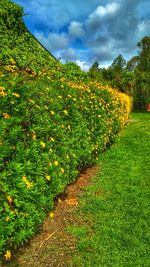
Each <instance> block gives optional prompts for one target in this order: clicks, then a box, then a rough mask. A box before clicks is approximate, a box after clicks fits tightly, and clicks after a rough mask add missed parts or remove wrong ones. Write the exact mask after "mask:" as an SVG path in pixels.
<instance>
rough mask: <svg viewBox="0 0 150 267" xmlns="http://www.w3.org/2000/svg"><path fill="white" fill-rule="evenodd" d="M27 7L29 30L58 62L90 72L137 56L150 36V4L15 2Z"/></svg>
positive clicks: (139, 0)
mask: <svg viewBox="0 0 150 267" xmlns="http://www.w3.org/2000/svg"><path fill="white" fill-rule="evenodd" d="M14 2H16V3H19V4H21V5H22V6H23V7H24V11H25V13H27V16H24V21H25V23H26V25H27V26H28V29H29V30H30V31H31V32H32V33H33V34H34V35H35V37H36V38H37V39H38V40H39V41H40V42H41V43H42V44H43V45H44V46H45V47H46V48H47V49H48V50H50V51H51V52H52V53H53V55H54V56H55V57H56V58H60V57H61V60H62V62H66V61H74V62H76V63H77V64H79V65H80V66H81V67H82V68H83V69H84V70H87V69H88V68H89V66H91V65H92V64H93V63H94V62H95V61H96V60H97V61H98V62H99V64H100V66H101V67H107V66H108V65H110V64H111V63H112V61H113V59H114V58H116V57H117V56H118V55H119V54H122V55H123V56H124V57H125V59H126V60H128V59H129V58H131V57H132V56H134V55H136V54H137V51H138V49H137V43H138V42H139V41H140V40H141V39H142V38H143V37H144V36H145V35H150V1H149V0H110V1H108V0H29V1H27V0H14Z"/></svg>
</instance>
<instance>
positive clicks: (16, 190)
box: [0, 74, 131, 258]
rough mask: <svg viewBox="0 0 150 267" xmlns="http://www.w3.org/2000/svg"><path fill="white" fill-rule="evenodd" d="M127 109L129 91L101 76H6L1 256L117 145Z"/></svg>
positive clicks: (0, 153)
mask: <svg viewBox="0 0 150 267" xmlns="http://www.w3.org/2000/svg"><path fill="white" fill-rule="evenodd" d="M130 108H131V101H130V98H129V97H128V96H127V95H125V94H122V93H119V92H118V91H117V90H114V89H111V88H109V87H107V86H102V85H101V86H100V85H99V84H96V83H88V84H84V83H75V82H71V81H68V80H65V78H61V79H60V80H57V81H56V80H53V79H52V78H51V77H50V76H48V77H44V76H43V77H42V76H41V77H39V78H37V77H36V78H34V77H30V78H29V77H28V76H24V75H17V74H13V75H12V74H3V75H2V76H1V84H0V125H1V127H0V176H1V179H0V195H1V197H0V253H1V255H4V256H5V257H6V255H7V253H8V252H9V251H11V250H13V249H15V248H17V247H18V246H20V245H21V244H23V243H24V242H25V241H27V240H28V239H29V238H30V237H31V236H32V235H33V234H34V233H35V232H36V231H37V230H38V227H39V225H40V224H41V223H42V222H43V220H44V219H45V217H46V216H47V214H48V213H49V212H50V211H52V209H53V204H54V199H55V197H56V196H58V194H60V193H61V192H63V191H64V189H65V187H66V185H67V184H69V183H70V182H72V181H74V180H75V179H76V177H77V176H78V174H79V171H80V170H81V169H82V168H83V167H85V166H89V165H91V164H95V163H96V160H97V159H98V156H99V154H100V153H101V152H102V151H103V150H105V149H106V148H107V147H108V146H109V145H111V144H112V142H113V141H114V138H115V136H116V134H117V133H118V132H119V131H120V130H121V129H122V128H123V127H124V125H125V123H126V122H127V120H128V115H129V112H130ZM8 258H9V257H8Z"/></svg>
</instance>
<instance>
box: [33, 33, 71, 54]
mask: <svg viewBox="0 0 150 267" xmlns="http://www.w3.org/2000/svg"><path fill="white" fill-rule="evenodd" d="M34 35H35V36H36V38H37V39H38V40H39V41H40V42H41V43H42V44H43V45H44V46H45V47H46V48H47V49H49V50H50V51H52V52H53V51H55V50H59V49H64V48H67V47H68V45H69V39H68V37H67V36H66V35H65V34H63V33H61V34H59V33H50V34H49V35H48V36H47V37H45V36H44V34H43V33H42V32H35V33H34Z"/></svg>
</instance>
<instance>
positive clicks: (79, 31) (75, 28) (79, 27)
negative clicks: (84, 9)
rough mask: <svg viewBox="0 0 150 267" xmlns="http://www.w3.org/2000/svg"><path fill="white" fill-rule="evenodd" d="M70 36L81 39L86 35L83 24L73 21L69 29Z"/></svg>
mask: <svg viewBox="0 0 150 267" xmlns="http://www.w3.org/2000/svg"><path fill="white" fill-rule="evenodd" d="M68 32H69V35H71V36H73V37H76V38H78V37H81V36H83V35H84V34H85V30H84V28H83V24H82V23H81V22H78V21H72V22H71V24H70V25H69V27H68Z"/></svg>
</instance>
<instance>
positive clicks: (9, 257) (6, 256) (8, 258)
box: [4, 250, 11, 261]
mask: <svg viewBox="0 0 150 267" xmlns="http://www.w3.org/2000/svg"><path fill="white" fill-rule="evenodd" d="M4 257H5V259H6V261H10V259H11V252H10V250H6V253H5V254H4Z"/></svg>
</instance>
